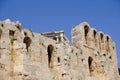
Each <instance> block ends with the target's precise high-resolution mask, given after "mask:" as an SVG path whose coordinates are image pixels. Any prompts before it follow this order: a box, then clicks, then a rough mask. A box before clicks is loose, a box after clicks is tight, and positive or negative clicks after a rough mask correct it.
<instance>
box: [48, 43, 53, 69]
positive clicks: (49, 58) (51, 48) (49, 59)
mask: <svg viewBox="0 0 120 80" xmlns="http://www.w3.org/2000/svg"><path fill="white" fill-rule="evenodd" d="M53 50H54V47H53V46H52V45H48V48H47V52H48V66H49V67H52V64H51V63H52V54H53Z"/></svg>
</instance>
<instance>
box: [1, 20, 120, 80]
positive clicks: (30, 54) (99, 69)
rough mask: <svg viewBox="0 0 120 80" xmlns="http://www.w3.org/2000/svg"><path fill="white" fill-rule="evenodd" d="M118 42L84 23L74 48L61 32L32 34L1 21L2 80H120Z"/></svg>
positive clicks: (75, 31)
mask: <svg viewBox="0 0 120 80" xmlns="http://www.w3.org/2000/svg"><path fill="white" fill-rule="evenodd" d="M115 50H116V48H115V43H114V42H113V41H112V39H111V38H110V36H109V35H106V34H104V33H103V32H98V31H97V30H96V29H94V28H90V25H89V24H88V23H86V22H83V23H81V24H79V25H77V26H75V27H73V29H72V45H71V44H70V43H69V40H68V39H67V38H66V36H65V35H64V32H63V31H60V32H47V33H41V34H39V33H33V32H32V31H31V30H30V29H24V28H22V27H21V24H20V23H19V22H18V21H17V22H11V21H10V20H9V19H7V20H5V21H1V22H0V80H120V76H119V73H118V66H117V57H116V51H115Z"/></svg>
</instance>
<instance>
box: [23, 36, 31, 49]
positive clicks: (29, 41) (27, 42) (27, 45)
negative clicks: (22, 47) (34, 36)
mask: <svg viewBox="0 0 120 80" xmlns="http://www.w3.org/2000/svg"><path fill="white" fill-rule="evenodd" d="M23 42H24V43H25V44H26V49H27V51H28V48H29V46H30V44H31V39H30V38H29V37H25V38H24V40H23Z"/></svg>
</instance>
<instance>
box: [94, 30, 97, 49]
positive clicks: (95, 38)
mask: <svg viewBox="0 0 120 80" xmlns="http://www.w3.org/2000/svg"><path fill="white" fill-rule="evenodd" d="M93 35H94V41H95V47H97V37H96V36H97V32H96V31H95V30H94V31H93Z"/></svg>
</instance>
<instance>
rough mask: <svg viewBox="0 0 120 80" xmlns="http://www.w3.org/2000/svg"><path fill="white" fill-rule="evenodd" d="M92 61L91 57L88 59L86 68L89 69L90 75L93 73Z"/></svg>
mask: <svg viewBox="0 0 120 80" xmlns="http://www.w3.org/2000/svg"><path fill="white" fill-rule="evenodd" d="M92 61H93V59H92V57H88V67H89V71H90V75H91V72H93V69H92Z"/></svg>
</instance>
